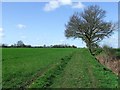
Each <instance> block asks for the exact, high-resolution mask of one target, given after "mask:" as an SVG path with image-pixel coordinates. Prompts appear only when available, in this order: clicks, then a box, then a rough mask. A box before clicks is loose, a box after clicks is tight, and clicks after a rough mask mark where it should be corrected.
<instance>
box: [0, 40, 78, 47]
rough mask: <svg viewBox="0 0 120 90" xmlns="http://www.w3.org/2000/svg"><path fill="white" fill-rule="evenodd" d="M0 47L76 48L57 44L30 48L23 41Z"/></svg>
mask: <svg viewBox="0 0 120 90" xmlns="http://www.w3.org/2000/svg"><path fill="white" fill-rule="evenodd" d="M0 47H2V48H77V46H75V45H67V44H58V45H50V46H46V45H43V46H32V45H26V44H24V43H23V41H21V40H20V41H18V42H17V43H16V44H12V45H10V46H8V45H7V44H2V45H1V46H0Z"/></svg>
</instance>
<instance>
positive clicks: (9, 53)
mask: <svg viewBox="0 0 120 90" xmlns="http://www.w3.org/2000/svg"><path fill="white" fill-rule="evenodd" d="M2 79H3V80H2V85H3V88H117V87H118V77H117V75H115V74H114V73H113V72H112V71H111V70H108V69H107V68H106V67H104V66H103V65H101V64H100V63H98V61H97V60H95V58H94V57H93V56H91V55H90V53H89V51H88V50H87V49H84V48H81V49H77V48H3V49H2Z"/></svg>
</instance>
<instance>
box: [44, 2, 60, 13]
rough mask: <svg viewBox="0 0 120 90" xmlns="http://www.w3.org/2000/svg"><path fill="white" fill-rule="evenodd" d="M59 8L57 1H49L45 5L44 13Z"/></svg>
mask: <svg viewBox="0 0 120 90" xmlns="http://www.w3.org/2000/svg"><path fill="white" fill-rule="evenodd" d="M59 6H60V5H59V2H58V1H57V0H51V1H49V2H48V3H47V4H46V5H45V7H44V10H45V11H52V10H54V9H56V8H58V7H59Z"/></svg>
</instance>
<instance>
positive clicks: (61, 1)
mask: <svg viewBox="0 0 120 90" xmlns="http://www.w3.org/2000/svg"><path fill="white" fill-rule="evenodd" d="M63 5H70V6H71V7H72V8H84V5H83V4H82V3H81V2H77V3H75V4H73V3H72V0H50V1H49V2H48V3H47V4H46V5H45V7H44V8H43V9H44V11H53V10H55V9H57V8H59V7H60V6H63Z"/></svg>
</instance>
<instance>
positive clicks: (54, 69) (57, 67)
mask: <svg viewBox="0 0 120 90" xmlns="http://www.w3.org/2000/svg"><path fill="white" fill-rule="evenodd" d="M72 56H73V55H72V54H71V55H69V56H65V57H64V58H61V61H60V63H58V64H56V63H55V64H52V65H50V66H49V67H46V68H45V69H43V71H42V72H38V73H37V74H36V75H35V76H34V77H33V78H32V79H31V80H29V81H28V83H26V84H25V85H24V87H23V88H35V87H34V86H32V87H31V85H32V84H37V83H36V81H37V80H38V79H39V78H46V79H47V81H43V82H44V84H43V85H42V86H41V87H39V88H47V87H49V86H50V85H51V84H52V83H53V81H54V78H55V77H56V75H59V74H61V73H62V71H63V69H64V68H65V66H66V65H67V63H68V62H69V61H70V59H71V57H72ZM49 72H52V73H50V75H49ZM56 72H59V73H56ZM46 74H48V77H45V75H46ZM37 82H39V81H37Z"/></svg>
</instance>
